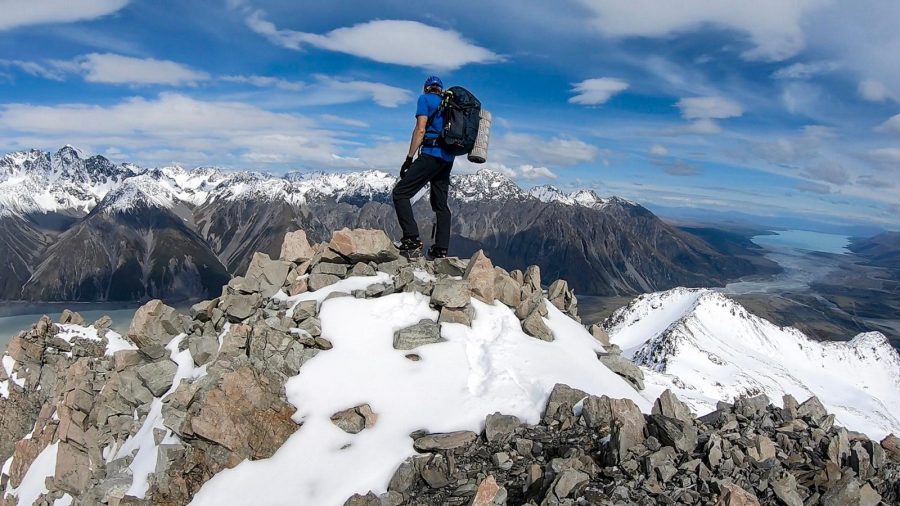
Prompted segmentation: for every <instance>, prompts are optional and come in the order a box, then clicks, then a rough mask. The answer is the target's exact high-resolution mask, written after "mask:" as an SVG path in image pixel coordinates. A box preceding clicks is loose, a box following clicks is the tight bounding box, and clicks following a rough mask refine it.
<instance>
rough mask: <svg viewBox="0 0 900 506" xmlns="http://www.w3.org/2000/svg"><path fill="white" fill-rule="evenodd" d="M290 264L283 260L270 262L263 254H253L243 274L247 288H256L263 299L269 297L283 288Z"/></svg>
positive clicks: (267, 256)
mask: <svg viewBox="0 0 900 506" xmlns="http://www.w3.org/2000/svg"><path fill="white" fill-rule="evenodd" d="M291 267H292V266H291V263H290V262H286V261H284V260H272V259H271V258H269V255H266V254H265V253H259V252H257V253H254V254H253V258H252V259H251V260H250V265H249V266H248V267H247V272H246V274H244V281H245V282H246V283H247V285H248V286H250V287H254V288H256V290H254V291H259V292H260V294H261V295H262V296H263V297H266V298H268V297H271V296H272V295H275V293H276V292H278V290H280V289H281V287H282V286H284V281H285V280H286V279H287V275H288V272H290V270H291Z"/></svg>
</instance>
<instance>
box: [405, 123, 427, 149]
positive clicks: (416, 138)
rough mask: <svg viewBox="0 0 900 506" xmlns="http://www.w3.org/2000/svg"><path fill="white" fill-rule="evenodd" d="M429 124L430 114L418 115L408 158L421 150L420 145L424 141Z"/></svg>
mask: <svg viewBox="0 0 900 506" xmlns="http://www.w3.org/2000/svg"><path fill="white" fill-rule="evenodd" d="M427 124H428V116H416V127H415V128H413V131H412V139H410V141H409V154H407V155H406V157H407V158H412V157H414V156H416V151H418V150H419V146H421V145H422V141H423V140H425V126H426V125H427Z"/></svg>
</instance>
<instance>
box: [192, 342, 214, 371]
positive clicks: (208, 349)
mask: <svg viewBox="0 0 900 506" xmlns="http://www.w3.org/2000/svg"><path fill="white" fill-rule="evenodd" d="M188 350H190V352H191V358H193V359H194V364H195V365H196V366H198V367H199V366H201V365H203V364H205V363H207V362H209V361H210V360H211V359H212V358H213V357H214V356H215V354H216V353H218V351H219V340H218V339H217V338H216V336H209V335H200V336H191V337H189V338H188Z"/></svg>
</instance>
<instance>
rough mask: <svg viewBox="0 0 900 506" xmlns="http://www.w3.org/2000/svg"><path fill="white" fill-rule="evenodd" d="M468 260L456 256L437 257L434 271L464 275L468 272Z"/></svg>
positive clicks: (451, 274) (436, 272)
mask: <svg viewBox="0 0 900 506" xmlns="http://www.w3.org/2000/svg"><path fill="white" fill-rule="evenodd" d="M467 264H468V261H467V260H461V259H459V258H456V257H447V258H436V259H435V260H434V273H435V274H444V275H447V276H462V275H463V274H465V273H466V267H467Z"/></svg>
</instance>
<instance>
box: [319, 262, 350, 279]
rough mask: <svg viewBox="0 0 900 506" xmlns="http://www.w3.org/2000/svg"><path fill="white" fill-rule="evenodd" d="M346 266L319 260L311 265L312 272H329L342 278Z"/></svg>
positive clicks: (345, 273)
mask: <svg viewBox="0 0 900 506" xmlns="http://www.w3.org/2000/svg"><path fill="white" fill-rule="evenodd" d="M347 271H348V266H347V265H345V264H332V263H325V262H320V263H317V264H316V265H314V266H313V268H312V272H311V273H312V274H331V275H332V276H337V277H339V278H343V277H345V276H346V275H347Z"/></svg>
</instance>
